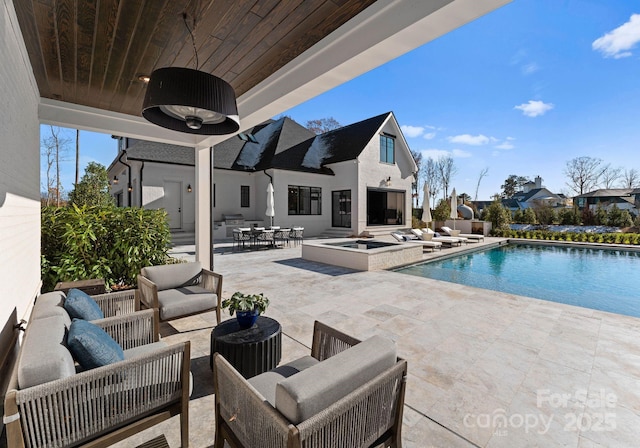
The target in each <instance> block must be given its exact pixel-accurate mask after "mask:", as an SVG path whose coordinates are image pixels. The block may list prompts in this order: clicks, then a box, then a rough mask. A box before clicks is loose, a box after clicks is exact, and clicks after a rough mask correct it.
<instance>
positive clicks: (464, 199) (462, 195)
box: [458, 193, 471, 204]
mask: <svg viewBox="0 0 640 448" xmlns="http://www.w3.org/2000/svg"><path fill="white" fill-rule="evenodd" d="M458 198H459V199H462V203H463V204H466V203H467V202H471V196H469V195H468V194H467V193H460V194H459V195H458Z"/></svg>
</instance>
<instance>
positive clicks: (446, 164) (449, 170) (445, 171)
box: [436, 156, 458, 199]
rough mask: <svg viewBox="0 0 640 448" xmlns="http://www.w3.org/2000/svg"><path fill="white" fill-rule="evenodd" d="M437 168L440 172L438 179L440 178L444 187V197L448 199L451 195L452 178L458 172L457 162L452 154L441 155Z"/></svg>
mask: <svg viewBox="0 0 640 448" xmlns="http://www.w3.org/2000/svg"><path fill="white" fill-rule="evenodd" d="M436 170H437V172H438V179H439V180H440V186H441V188H442V197H443V198H445V199H446V198H447V197H448V196H449V186H450V185H451V179H452V178H453V176H455V175H456V173H457V172H458V168H456V166H455V162H454V161H453V158H452V157H451V156H440V157H438V160H437V161H436Z"/></svg>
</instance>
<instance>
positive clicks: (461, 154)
mask: <svg viewBox="0 0 640 448" xmlns="http://www.w3.org/2000/svg"><path fill="white" fill-rule="evenodd" d="M451 153H452V156H453V157H456V158H458V159H467V158H469V157H472V156H473V154H471V153H470V152H469V151H465V150H463V149H454V150H453V151H451Z"/></svg>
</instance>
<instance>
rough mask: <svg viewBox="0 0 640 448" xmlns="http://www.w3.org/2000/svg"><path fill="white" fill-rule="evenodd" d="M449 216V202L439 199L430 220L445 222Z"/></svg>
mask: <svg viewBox="0 0 640 448" xmlns="http://www.w3.org/2000/svg"><path fill="white" fill-rule="evenodd" d="M450 214H451V205H449V201H447V200H445V199H440V202H438V205H437V206H436V208H435V209H434V210H433V214H432V218H433V220H434V221H446V220H447V219H449V215H450Z"/></svg>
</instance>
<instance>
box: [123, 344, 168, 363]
mask: <svg viewBox="0 0 640 448" xmlns="http://www.w3.org/2000/svg"><path fill="white" fill-rule="evenodd" d="M166 346H167V343H166V342H164V341H158V342H152V343H151V344H145V345H139V346H137V347H133V348H129V349H127V350H125V351H124V359H131V358H135V357H136V356H140V355H146V354H147V353H152V352H155V351H156V350H158V349H159V348H164V347H166Z"/></svg>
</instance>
